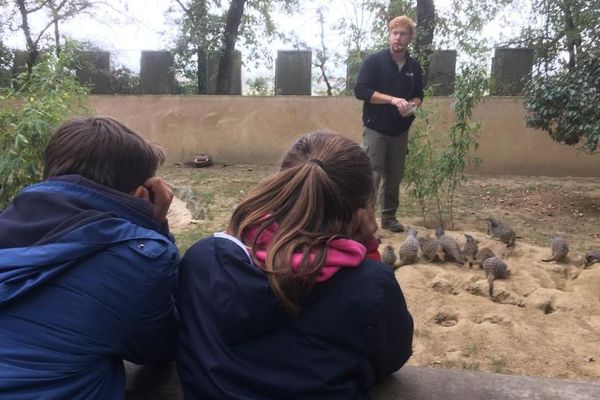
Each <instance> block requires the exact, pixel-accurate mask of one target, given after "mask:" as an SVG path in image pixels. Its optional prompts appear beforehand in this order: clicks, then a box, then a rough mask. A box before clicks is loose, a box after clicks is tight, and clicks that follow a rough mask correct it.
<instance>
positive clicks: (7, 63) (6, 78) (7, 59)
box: [0, 0, 12, 90]
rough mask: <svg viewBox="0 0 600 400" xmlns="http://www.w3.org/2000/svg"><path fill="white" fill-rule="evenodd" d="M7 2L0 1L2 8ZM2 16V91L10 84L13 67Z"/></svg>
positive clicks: (0, 19) (0, 22)
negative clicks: (5, 41)
mask: <svg viewBox="0 0 600 400" xmlns="http://www.w3.org/2000/svg"><path fill="white" fill-rule="evenodd" d="M5 6H6V1H2V0H0V7H5ZM3 17H4V16H3V15H0V90H1V88H3V87H6V86H8V85H9V83H10V68H11V65H12V52H11V51H10V49H9V48H8V47H6V46H5V45H4V40H3V38H4V27H5V26H6V22H5V21H4V18H3Z"/></svg>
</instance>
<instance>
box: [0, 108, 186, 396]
mask: <svg viewBox="0 0 600 400" xmlns="http://www.w3.org/2000/svg"><path fill="white" fill-rule="evenodd" d="M163 159H164V154H163V153H162V150H161V149H160V148H158V147H156V146H153V145H151V144H149V143H147V142H146V141H145V140H144V139H143V138H142V137H141V136H140V135H138V134H137V133H135V132H133V131H131V130H130V129H128V128H127V127H126V126H124V125H122V124H121V123H119V122H118V121H116V120H114V119H112V118H108V117H93V118H73V119H71V120H69V121H67V122H65V123H63V124H62V125H61V126H60V127H59V128H58V130H57V131H56V132H55V133H54V135H53V136H52V137H51V139H50V141H49V143H48V146H47V148H46V152H45V156H44V181H43V182H41V183H38V184H35V185H32V186H29V187H26V188H25V189H23V191H22V192H21V193H20V194H19V195H17V196H16V197H15V199H14V201H13V202H12V204H10V205H9V207H7V208H6V209H5V210H4V211H3V212H1V213H0V395H1V397H2V398H7V399H12V400H20V399H111V400H112V399H123V398H124V392H125V372H124V367H123V361H122V360H123V359H126V360H130V361H132V362H135V363H160V362H166V361H171V360H173V358H174V355H175V345H176V338H177V328H176V327H177V314H176V309H175V301H174V298H173V294H172V289H173V287H174V282H176V265H177V262H178V253H177V249H176V247H175V245H174V244H173V242H172V240H171V237H170V235H169V233H168V228H167V222H166V214H167V210H168V208H169V206H170V203H171V199H172V197H173V194H172V192H171V190H170V189H169V187H168V186H167V185H166V183H165V182H164V181H163V180H162V179H160V178H158V177H155V176H154V174H155V172H156V169H157V167H158V166H159V164H160V163H161V162H162V161H163Z"/></svg>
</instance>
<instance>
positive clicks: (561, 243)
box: [542, 235, 569, 262]
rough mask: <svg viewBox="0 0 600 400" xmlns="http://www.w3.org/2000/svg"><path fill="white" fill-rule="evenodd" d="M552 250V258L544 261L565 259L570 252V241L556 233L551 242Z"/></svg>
mask: <svg viewBox="0 0 600 400" xmlns="http://www.w3.org/2000/svg"><path fill="white" fill-rule="evenodd" d="M550 250H551V251H552V258H548V259H545V260H542V261H544V262H550V261H563V260H564V259H565V257H566V256H567V254H569V242H567V239H565V238H563V237H562V236H560V235H554V236H552V241H551V242H550Z"/></svg>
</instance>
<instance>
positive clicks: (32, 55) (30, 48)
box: [17, 0, 39, 74]
mask: <svg viewBox="0 0 600 400" xmlns="http://www.w3.org/2000/svg"><path fill="white" fill-rule="evenodd" d="M17 5H18V6H19V12H20V13H21V23H22V28H23V33H24V34H25V42H26V45H27V52H28V54H29V58H28V60H27V73H28V74H31V69H32V68H33V66H34V64H35V62H36V61H37V58H38V56H39V50H38V48H37V43H35V42H34V41H33V39H32V37H31V27H30V26H29V21H28V18H27V17H28V14H29V13H28V11H27V7H26V5H25V0H17Z"/></svg>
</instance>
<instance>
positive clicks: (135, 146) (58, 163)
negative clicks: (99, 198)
mask: <svg viewBox="0 0 600 400" xmlns="http://www.w3.org/2000/svg"><path fill="white" fill-rule="evenodd" d="M164 158H165V155H164V152H163V150H162V148H160V147H159V146H156V145H152V144H150V143H148V142H147V141H146V140H145V139H144V138H143V137H142V136H141V135H139V134H138V133H136V132H134V131H132V130H131V129H129V128H128V127H126V126H125V125H123V124H122V123H120V122H119V121H117V120H115V119H114V118H111V117H106V116H96V117H88V118H84V117H74V118H71V119H69V120H67V121H65V122H63V123H62V124H61V125H60V126H59V127H58V129H57V130H56V131H55V132H54V134H53V135H52V137H51V138H50V140H49V142H48V145H47V146H46V150H45V153H44V179H47V178H51V177H54V176H59V175H68V174H77V175H81V176H83V177H85V178H87V179H90V180H92V181H94V182H96V183H100V184H102V185H105V186H108V187H110V188H112V189H116V190H118V191H121V192H125V193H131V192H132V191H133V190H134V189H135V188H136V187H138V186H140V185H142V184H143V183H144V182H145V181H146V180H147V179H148V178H151V177H152V176H154V174H155V173H156V169H157V168H158V166H159V165H160V164H162V162H163V161H164Z"/></svg>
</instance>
